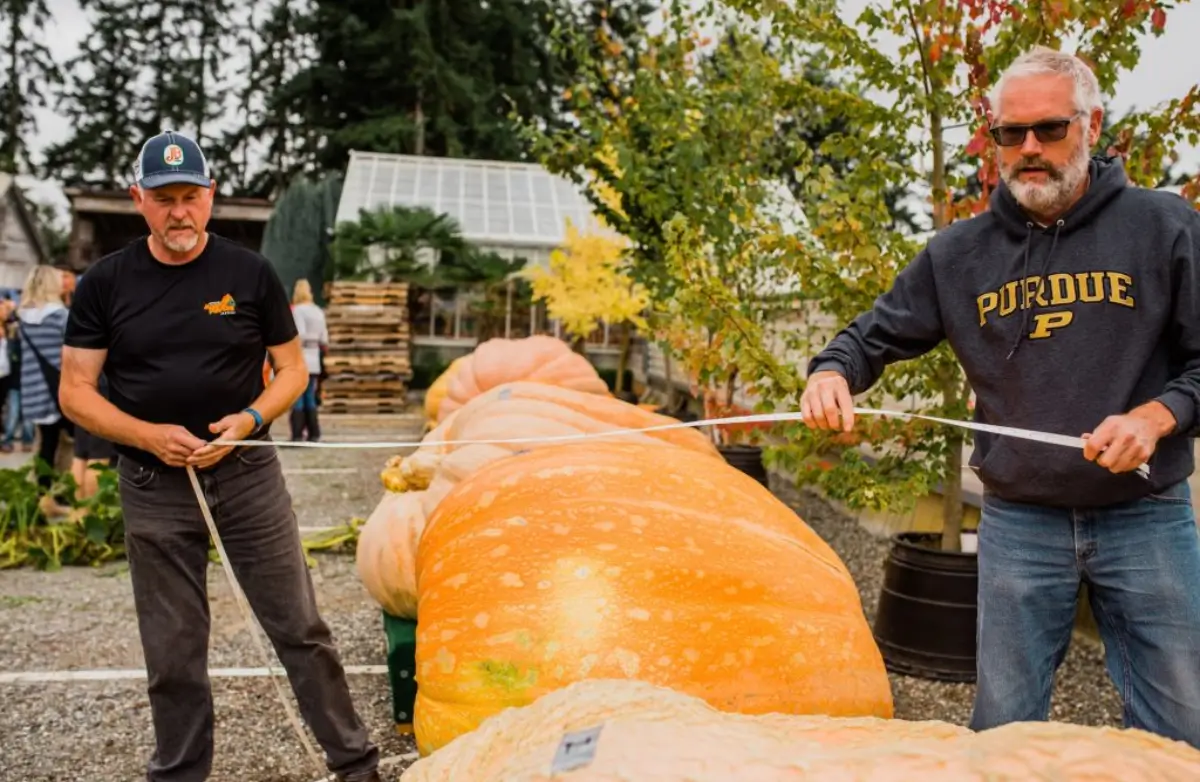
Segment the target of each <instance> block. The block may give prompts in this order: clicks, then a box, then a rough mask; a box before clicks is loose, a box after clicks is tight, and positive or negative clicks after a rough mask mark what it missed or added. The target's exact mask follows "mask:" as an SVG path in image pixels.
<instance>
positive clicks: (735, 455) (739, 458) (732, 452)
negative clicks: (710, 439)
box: [717, 445, 767, 486]
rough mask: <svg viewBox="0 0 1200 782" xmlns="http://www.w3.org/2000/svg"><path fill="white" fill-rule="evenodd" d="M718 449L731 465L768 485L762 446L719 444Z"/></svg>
mask: <svg viewBox="0 0 1200 782" xmlns="http://www.w3.org/2000/svg"><path fill="white" fill-rule="evenodd" d="M717 450H718V451H719V452H720V454H721V456H722V457H724V459H725V461H726V462H728V463H729V465H730V466H731V467H736V468H737V469H739V470H741V471H742V472H744V473H746V474H747V475H749V476H750V477H751V478H753V479H754V480H756V481H758V482H759V483H761V484H762V485H763V486H766V485H767V468H766V467H765V466H763V460H762V447H761V446H758V445H718V446H717Z"/></svg>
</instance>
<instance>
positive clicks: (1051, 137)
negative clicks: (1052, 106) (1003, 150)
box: [988, 112, 1083, 147]
mask: <svg viewBox="0 0 1200 782" xmlns="http://www.w3.org/2000/svg"><path fill="white" fill-rule="evenodd" d="M1081 116H1083V113H1082V112H1076V113H1075V114H1073V115H1072V116H1070V117H1067V118H1066V119H1047V120H1042V121H1041V122H1035V123H1033V124H1032V125H999V126H996V127H993V128H989V129H988V132H989V133H991V134H992V138H993V139H994V140H995V141H996V143H997V144H999V145H1000V146H1002V147H1019V146H1021V145H1022V144H1024V143H1025V137H1026V136H1028V135H1029V131H1031V130H1032V131H1033V135H1034V136H1036V137H1037V140H1038V141H1040V142H1041V143H1043V144H1048V143H1050V142H1051V141H1062V140H1063V139H1064V138H1066V137H1067V129H1068V128H1070V127H1071V123H1072V122H1074V121H1075V120H1076V119H1078V118H1079V117H1081Z"/></svg>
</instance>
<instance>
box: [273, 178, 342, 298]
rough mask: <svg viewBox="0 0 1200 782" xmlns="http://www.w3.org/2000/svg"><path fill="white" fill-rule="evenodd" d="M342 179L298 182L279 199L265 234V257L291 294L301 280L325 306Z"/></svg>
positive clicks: (331, 271) (332, 268) (332, 267)
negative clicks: (303, 279)
mask: <svg viewBox="0 0 1200 782" xmlns="http://www.w3.org/2000/svg"><path fill="white" fill-rule="evenodd" d="M341 193H342V178H341V176H340V175H337V174H335V175H331V176H328V177H326V178H324V179H322V180H320V181H312V180H309V179H297V180H296V181H294V182H292V184H291V185H290V186H288V188H287V190H285V191H284V192H283V194H282V195H281V196H280V197H279V199H278V200H277V201H276V203H275V208H274V210H272V213H271V219H270V220H268V221H267V225H266V228H265V230H264V232H263V242H262V254H263V255H264V256H265V257H266V258H267V259H268V260H269V261H270V262H271V265H272V266H274V267H275V271H276V272H277V273H278V274H279V277H280V279H281V280H282V282H283V284H284V286H285V287H286V289H287V290H289V291H290V290H291V289H292V286H293V285H295V284H296V280H298V279H300V278H301V277H303V278H305V279H307V280H308V281H309V284H310V285H312V290H313V296H314V297H315V298H316V301H317V303H318V304H324V287H325V286H324V283H325V282H326V281H327V280H331V279H333V278H334V265H333V261H332V257H331V253H330V242H331V241H332V238H333V225H334V219H335V218H336V216H337V204H338V199H339V198H340V197H341Z"/></svg>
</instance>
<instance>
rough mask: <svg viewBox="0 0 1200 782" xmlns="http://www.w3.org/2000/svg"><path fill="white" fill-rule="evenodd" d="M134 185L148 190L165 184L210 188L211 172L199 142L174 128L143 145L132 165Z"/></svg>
mask: <svg viewBox="0 0 1200 782" xmlns="http://www.w3.org/2000/svg"><path fill="white" fill-rule="evenodd" d="M133 170H134V177H135V179H136V181H137V184H138V185H139V186H140V187H142V188H145V189H147V190H153V189H154V188H156V187H163V186H164V185H175V184H186V185H199V186H201V187H209V186H210V185H211V184H212V173H211V171H210V170H209V167H208V160H207V159H206V158H205V157H204V153H203V152H201V151H200V145H199V144H197V143H196V142H195V141H192V140H191V139H190V138H188V137H187V136H184V135H183V134H181V133H177V132H175V131H173V130H167V131H164V132H162V133H159V134H158V135H157V136H154V137H153V138H151V139H150V140H148V141H147V142H146V143H145V144H143V145H142V151H141V152H140V153H139V154H138V158H137V162H136V163H134V165H133Z"/></svg>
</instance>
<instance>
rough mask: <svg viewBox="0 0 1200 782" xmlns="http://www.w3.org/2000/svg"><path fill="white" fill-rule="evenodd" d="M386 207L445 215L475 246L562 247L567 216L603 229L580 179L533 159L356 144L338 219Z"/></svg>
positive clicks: (584, 225)
mask: <svg viewBox="0 0 1200 782" xmlns="http://www.w3.org/2000/svg"><path fill="white" fill-rule="evenodd" d="M381 206H382V207H385V208H387V207H391V206H408V207H419V206H423V207H426V208H428V209H431V210H433V211H434V212H436V213H438V214H448V215H450V216H451V217H453V218H454V219H455V220H456V221H457V222H458V225H459V228H460V229H461V231H462V235H463V238H464V239H466V240H467V241H469V242H472V243H474V244H486V245H506V246H520V247H545V248H555V247H559V246H561V245H562V244H563V242H564V240H565V239H566V233H567V220H570V221H571V222H572V223H573V224H574V225H575V226H576V227H578V228H586V229H587V230H601V229H600V228H599V223H598V221H597V220H596V218H595V216H594V214H593V212H592V208H591V204H589V203H588V201H587V199H586V198H584V196H583V194H582V193H581V192H580V191H579V189H578V188H577V187H576V186H575V184H574V183H572V182H571V181H570V180H568V179H565V178H563V177H559V176H556V175H554V174H551V173H550V172H548V171H547V170H546V169H544V168H543V167H541V166H539V165H536V164H530V163H508V162H497V161H484V160H468V159H462V158H441V157H423V156H415V155H391V154H381V153H375V152H359V151H353V150H352V151H351V152H350V162H349V164H348V165H347V167H346V177H345V181H344V183H343V186H342V196H341V200H340V201H339V202H338V210H337V218H336V221H337V222H339V223H340V222H342V221H343V220H345V221H354V220H357V219H358V214H359V210H360V209H367V210H372V209H375V208H378V207H381Z"/></svg>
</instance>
